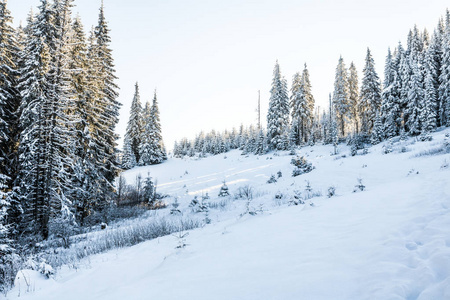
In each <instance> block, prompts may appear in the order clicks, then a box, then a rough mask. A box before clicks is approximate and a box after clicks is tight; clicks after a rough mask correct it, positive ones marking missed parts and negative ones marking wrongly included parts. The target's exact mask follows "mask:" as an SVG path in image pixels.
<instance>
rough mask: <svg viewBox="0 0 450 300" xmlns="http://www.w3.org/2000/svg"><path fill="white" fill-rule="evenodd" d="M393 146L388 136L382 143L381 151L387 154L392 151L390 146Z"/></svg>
mask: <svg viewBox="0 0 450 300" xmlns="http://www.w3.org/2000/svg"><path fill="white" fill-rule="evenodd" d="M393 146H394V141H393V140H392V138H390V139H389V140H388V141H387V142H386V143H385V144H384V145H383V153H384V154H389V153H391V152H392V148H393Z"/></svg>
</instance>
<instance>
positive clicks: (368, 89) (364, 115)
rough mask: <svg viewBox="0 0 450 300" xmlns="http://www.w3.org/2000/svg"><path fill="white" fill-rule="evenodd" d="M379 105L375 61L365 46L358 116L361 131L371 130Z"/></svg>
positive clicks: (367, 132)
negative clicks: (365, 53) (365, 52)
mask: <svg viewBox="0 0 450 300" xmlns="http://www.w3.org/2000/svg"><path fill="white" fill-rule="evenodd" d="M380 105H381V86H380V79H379V77H378V74H377V72H376V71H375V63H374V60H373V58H372V54H371V53H370V50H369V48H367V55H366V63H365V66H364V69H363V79H362V82H361V94H360V103H359V109H358V110H359V116H360V119H361V131H362V132H363V133H366V134H370V133H371V132H372V129H373V126H374V123H375V118H376V115H377V113H378V110H379V108H380Z"/></svg>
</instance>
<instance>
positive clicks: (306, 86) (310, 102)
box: [302, 64, 315, 141]
mask: <svg viewBox="0 0 450 300" xmlns="http://www.w3.org/2000/svg"><path fill="white" fill-rule="evenodd" d="M302 86H303V93H304V96H305V98H306V112H307V116H306V128H307V131H308V132H307V133H310V132H311V128H312V126H313V123H314V106H315V100H314V96H313V94H312V91H311V88H312V87H311V81H310V79H309V71H308V68H307V66H306V64H305V68H304V69H303V73H302ZM305 138H306V139H305V141H308V140H309V137H308V136H306V137H305Z"/></svg>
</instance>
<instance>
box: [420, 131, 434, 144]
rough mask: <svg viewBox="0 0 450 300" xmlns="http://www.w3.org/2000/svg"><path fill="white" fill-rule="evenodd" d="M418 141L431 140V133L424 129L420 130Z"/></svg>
mask: <svg viewBox="0 0 450 300" xmlns="http://www.w3.org/2000/svg"><path fill="white" fill-rule="evenodd" d="M418 138H419V141H421V142H430V141H432V140H433V137H432V136H431V134H430V133H429V132H428V131H424V132H422V134H421V135H419V137H418Z"/></svg>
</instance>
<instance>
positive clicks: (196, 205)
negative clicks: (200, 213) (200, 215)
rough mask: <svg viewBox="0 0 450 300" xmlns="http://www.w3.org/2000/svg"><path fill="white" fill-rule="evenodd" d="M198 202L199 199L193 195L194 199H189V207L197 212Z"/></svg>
mask: <svg viewBox="0 0 450 300" xmlns="http://www.w3.org/2000/svg"><path fill="white" fill-rule="evenodd" d="M199 204H200V201H199V200H198V197H197V196H194V199H192V200H191V203H189V207H190V208H192V211H193V212H197V208H198V205H199Z"/></svg>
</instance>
